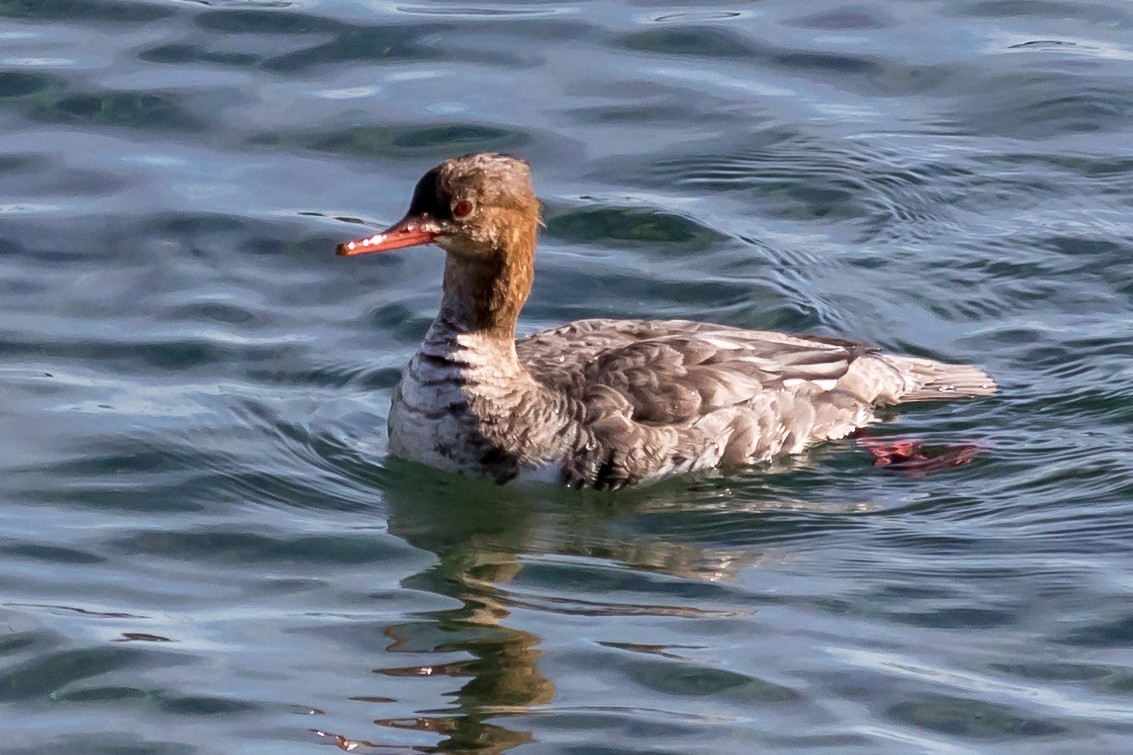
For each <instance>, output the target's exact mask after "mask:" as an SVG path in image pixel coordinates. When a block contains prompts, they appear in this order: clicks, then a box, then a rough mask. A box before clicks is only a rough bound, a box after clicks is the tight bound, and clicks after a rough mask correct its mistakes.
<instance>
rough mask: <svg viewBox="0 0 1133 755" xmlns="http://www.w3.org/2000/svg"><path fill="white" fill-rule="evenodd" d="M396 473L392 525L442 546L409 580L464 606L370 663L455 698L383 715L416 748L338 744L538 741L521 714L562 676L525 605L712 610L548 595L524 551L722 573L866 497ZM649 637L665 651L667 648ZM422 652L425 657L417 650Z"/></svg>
mask: <svg viewBox="0 0 1133 755" xmlns="http://www.w3.org/2000/svg"><path fill="white" fill-rule="evenodd" d="M387 471H389V472H392V475H391V477H392V478H395V479H387V480H385V481H384V483H383V485H382V487H383V488H384V489H385V490H386V494H387V497H386V503H387V505H388V526H389V531H390V533H391V534H394V535H396V536H398V537H400V538H403V539H404V540H405V541H406V542H408V543H410V544H411V545H413V546H415V547H417V548H420V549H422V550H426V551H428V552H431V553H433V554H435V555H436V557H437V561H436V563H434V564H433V565H431V566H429V567H428V568H426V569H424V570H423V571H421V572H419V573H417V574H414V575H412V576H410V577H407V578H406V579H404V580H403V581H402V586H403V587H405V588H407V589H413V590H421V591H426V592H429V593H432V594H435V595H441V596H445V597H448V598H452V599H454V601H455V605H454V606H453V607H451V608H445V609H443V610H438V611H430V612H426V613H420V614H417V615H416V617H415V618H414V620H412V621H406V622H401V623H398V624H396V625H392V626H389V627H388V628H387V629H386V630H385V635H386V636H387V637H388V638H389V641H390V644H389V645H388V648H387V649H388V651H389V652H390V653H391V654H404V656H405V657H406V659H407V661H410V662H407V663H405V664H393V665H390V666H386V667H382V668H378V669H374V671H375V673H377V674H379V675H381V676H384V677H391V678H396V679H398V681H399V683H404V682H405V680H406V679H408V678H422V679H436V678H437V677H443V678H449V679H452V680H453V685H454V687H455V689H453V690H451V691H449V692H447V693H445V694H446V696H451V697H452V698H453V701H452V704H451V705H449V706H445V707H443V708H438V709H430V710H415V711H412V713H411V714H410V715H408V716H395V717H382V718H377V719H376V720H374V723H376V724H377V725H378V726H380V727H386V728H388V729H393V730H401V731H406V730H409V731H414V732H420V733H422V734H428V735H432V742H433V743H431V744H421V745H414V746H411V747H409V748H408V749H407V747H406V745H404V744H399V745H396V746H394V745H390V744H385V745H381V744H375V743H374V742H370V741H367V740H349V739H345V738H343V737H338V738H337V739H336V740H335V744H338V746H339V747H340V748H342V749H347V750H352V749H356V748H358V747H366V746H368V748H370V749H373V750H374V751H380V752H390V751H399V752H457V751H460V752H465V751H470V750H475V751H477V752H484V753H502V752H505V751H507V750H509V749H511V748H514V747H517V746H518V745H521V744H524V743H527V742H530V741H532V733H531V732H530V731H529V730H527V729H524V728H523V727H522V726H521V725H518V724H519V723H520V722H521V721H523V720H524V719H521V718H519V717H520V716H525V717H526V716H530V715H531V714H533V713H538V712H539V710H540V708H541V707H544V706H547V705H548V704H549V703H550V702H551V701H552V699H553V698H554V696H555V684H554V682H553V681H552V680H551V679H550V678H549V677H548V676H547V675H546V674H544V673H543V671H542V670H541V669H540V666H539V659H540V655H541V652H542V651H541V649H540V644H541V643H542V638H541V637H539V636H537V635H535V634H533V633H531V632H528V631H523V630H521V629H517V628H515V627H513V626H509V625H508V619H509V617H510V616H511V614H512V611H513V610H515V609H516V608H525V609H534V610H544V611H548V612H553V613H558V614H578V615H595V616H611V615H619V614H621V615H631V614H653V615H676V616H704V615H706V611H705V609H698V608H695V607H690V606H688V605H684V604H682V601H679V600H676V601H672V603H674V604H672V605H666V604H665V603H666V601H664V600H661V601H659V603H660V604H650V605H634V604H629V603H625V602H617V601H613V600H612V601H608V602H601V601H594V600H589V601H588V600H583V599H582V598H580V597H578V596H577V595H576V594H574V591H563V592H560V593H557V594H556V595H555V596H551V597H548V596H546V595H540V594H532V592H533V591H531V590H530V589H529V588H527V587H522V586H521V587H517V586H515V585H514V584H512V583H513V580H515V578H516V576H517V575H518V574H519V573H520V572H521V571H522V570H523V568H524V566H525V563H530V562H531V561H533V560H539V559H545V558H547V557H548V556H552V557H562V556H573V557H579V556H581V557H587V558H589V559H597V560H601V561H608V562H614V563H619V564H625V565H628V566H630V567H632V568H633V569H635V570H638V571H648V572H659V573H663V574H669V575H673V576H678V577H682V578H689V579H696V580H705V581H718V580H727V579H729V578H731V577H732V576H734V575H735V574H736V573H737V572H738V571H739V570H740V569H741V568H743V567H745V566H748V565H752V564H755V563H758V562H760V561H761V560H764V559H773V560H775V561H781V560H782V559H784V558H788V557H789V549H786V548H784V547H783V544H784V541H785V540H786V541H789V540H791V539H793V538H794V537H798V536H806V535H807V534H808V526H807V519H806V517H805V516H804V517H800V516H798V514H799V513H800V512H803V513H805V512H806V511H807V510H808V509H810V508H813V509H814V513H818V512H821V513H822V515H823V517H822V518H817V517H816V521H817V522H822V521H825V523H826V524H825V525H822V524H818V523H816V524H815V525H814V528H819V529H820V528H821V527H822V526H827V525H829V523H830V521H831V520H830V518H829V517H830V514H831V513H835V514H836V513H837V510H838V509H841V510H842V511H844V512H852V511H855V510H859V509H860V508H862V507H861V506H856V505H850V504H847V505H844V506H841V507H833V508H832V507H831V506H829V505H826V506H821V507H819V506H811V505H809V504H805V503H800V502H797V501H789V500H787V499H784V498H783V497H781V496H779V497H774V496H769V497H767V498H764V499H763V500H760V497H758V496H757V497H753V496H752V495H751V491H750V490H749V491H747V494H745V495H741V496H737V494H736V492H735V491H734V490H733V489H731V488H728V487H726V486H725V485H724V484H723V483H717V482H715V481H713V480H711V479H709V480H706V481H705V480H702V481H701V482H699V483H695V484H693V483H689V482H688V481H685V482H684V483H680V484H675V485H670V486H667V487H654V488H650V489H648V490H646V491H641V492H638V493H634V494H632V495H627V494H624V493H623V494H620V495H618V496H610V495H608V494H600V493H580V492H579V491H561V490H558V489H555V488H550V487H539V488H523V487H518V488H517V487H498V486H494V485H491V484H488V483H482V482H476V481H468V480H463V479H459V478H455V477H450V476H448V475H437V474H436V473H434V472H431V471H428V470H424V469H423V468H417V467H416V466H414V465H408V464H406V465H402V464H401V463H400V462H392V469H390V470H387ZM756 484H757V485H759V484H762V483H756ZM745 501H746V503H745ZM769 501H771V502H769ZM865 508H868V507H865ZM777 513H788V514H790V515H791V516H790V517H789V518H790V521H791V524H790V525H789V526H786V525H781V524H777V522H776V516H775V515H776V514H777ZM753 514H758V516H753ZM643 523H645V524H643ZM745 527H746V528H747V529H746V530H745ZM814 528H811V529H814ZM592 597H593V596H591V598H592ZM713 615H717V614H713ZM636 647H637V646H636V645H635V646H634V648H636ZM641 647H642V648H646V647H647V646H641ZM647 649H648V652H651V653H652V652H656V653H661V654H665V653H667V652H669V649H666V648H664V647H659V646H658V647H653V646H648V647H647ZM674 650H675V649H674ZM643 652H644V650H643ZM421 657H425V658H428V659H429V661H428V662H426V663H423V664H422V663H414V662H412V660H416V659H419V658H421ZM411 659H412V660H411ZM450 659H452V660H450ZM457 685H459V686H457ZM378 699H381V698H378ZM511 722H515V724H517V725H514V726H513V725H511ZM328 736H335V735H328Z"/></svg>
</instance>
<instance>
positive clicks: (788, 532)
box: [0, 0, 1133, 754]
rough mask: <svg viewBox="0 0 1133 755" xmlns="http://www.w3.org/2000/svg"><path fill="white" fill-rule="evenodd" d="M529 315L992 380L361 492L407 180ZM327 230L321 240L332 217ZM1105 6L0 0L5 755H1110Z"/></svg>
mask: <svg viewBox="0 0 1133 755" xmlns="http://www.w3.org/2000/svg"><path fill="white" fill-rule="evenodd" d="M488 149H490V150H503V151H508V152H512V153H515V154H518V155H521V156H523V157H525V158H526V159H528V160H529V161H530V162H531V163H532V164H533V166H534V170H535V175H536V181H537V189H538V191H539V193H540V195H541V196H542V197H543V199H544V200H545V202H546V211H545V214H546V219H547V225H548V227H547V229H546V231H545V233H544V234H543V239H542V251H541V255H540V258H539V263H538V279H537V282H536V289H535V292H534V295H533V297H532V302H531V304H530V306H529V307H528V309H527V311H526V313H525V317H524V321H523V328H524V329H525V330H533V329H535V328H538V327H544V326H550V325H553V324H557V323H559V322H563V321H566V320H569V319H574V318H578V317H584V316H615V317H621V316H625V317H638V316H647V317H684V318H693V319H707V320H713V321H717V322H723V323H728V324H733V325H740V326H746V327H753V328H781V329H788V330H797V331H808V332H816V333H826V334H833V335H839V336H845V337H853V338H859V339H863V340H868V341H871V342H873V343H876V344H879V345H881V346H883V347H885V348H887V349H894V350H899V351H903V352H910V353H917V354H923V355H930V356H935V357H939V358H945V359H950V360H957V361H970V362H972V363H976V364H979V365H981V366H983V367H984V368H985V369H987V370H988V371H989V372H990V373H991V374H993V375H994V376H995V377H996V378H997V380H998V381H999V382H1000V385H1001V386H1002V392H1001V394H1000V395H999V396H997V397H995V398H992V399H987V400H980V401H977V402H971V403H967V404H957V405H949V406H937V407H928V406H921V407H917V408H916V409H915V410H912V411H909V412H905V413H903V414H902V415H901V417H900V418H899V420H898V421H897V422H895V423H894V424H893V425H889V426H885V427H883V428H882V429H881V430H879V432H880V433H882V434H898V433H899V434H901V435H907V436H914V437H919V438H923V439H925V440H927V441H929V442H933V443H950V442H963V443H979V444H981V445H982V446H984V447H985V449H986V450H985V452H984V453H983V455H982V456H981V457H980V458H979V459H977V460H976V462H975V463H973V464H971V465H969V466H966V467H962V468H957V469H954V470H950V471H948V472H944V473H939V474H935V475H930V476H927V477H922V478H910V477H902V476H899V475H893V474H887V473H885V472H884V471H882V470H879V469H876V468H873V467H871V466H870V465H869V458H868V455H867V454H865V453H864V451H863V450H862V449H860V448H857V447H856V446H855V445H854V444H853V443H852V442H845V443H839V444H832V445H828V446H825V447H822V448H820V449H817V450H815V452H814V453H812V454H810V455H809V456H808V457H806V458H804V459H800V460H798V462H797V463H793V464H782V465H779V466H777V467H775V468H771V469H755V470H751V471H749V472H743V473H728V474H719V475H708V476H701V477H696V478H687V479H682V480H675V481H672V482H669V483H666V484H663V485H660V486H657V487H653V488H648V489H644V490H638V491H631V492H627V493H625V494H618V495H615V496H609V495H595V494H588V493H579V492H571V491H561V490H557V489H552V488H540V487H527V488H496V487H494V486H491V485H485V484H478V483H474V482H469V481H465V480H461V479H458V478H450V477H447V476H444V475H440V474H436V473H432V472H429V471H428V470H421V469H418V468H415V467H412V466H409V465H404V464H400V463H398V462H396V461H394V460H390V459H388V458H387V457H386V456H385V431H384V424H385V414H386V411H387V406H388V401H389V395H390V391H391V389H392V387H393V385H394V384H395V382H396V381H397V378H398V371H399V369H400V367H401V366H402V365H403V364H404V363H405V361H406V360H407V359H408V357H409V356H410V354H411V353H412V350H413V349H414V347H415V344H416V342H417V341H418V339H419V338H420V337H421V336H422V334H423V333H424V331H425V329H426V327H427V326H428V323H429V322H430V319H431V317H432V315H433V311H434V307H435V305H436V302H437V299H438V290H439V276H440V266H441V263H442V256H441V253H440V252H439V251H438V250H435V249H419V250H405V251H404V252H400V253H396V254H391V255H385V256H381V257H375V258H363V259H357V260H344V259H338V258H335V257H334V256H333V249H334V245H335V244H336V243H337V242H339V241H342V240H344V239H346V238H351V237H355V236H357V235H358V234H359V231H360V230H361V229H362V228H363V227H364V228H365V229H367V230H368V229H371V228H374V227H377V226H379V225H381V224H382V223H384V222H387V221H390V220H393V219H395V218H396V217H398V216H399V215H400V213H401V212H402V211H403V210H404V208H405V206H406V203H407V201H408V196H409V192H410V189H411V187H412V184H413V182H414V181H415V180H416V178H417V177H418V176H419V175H420V174H421V173H422V172H423V171H424V170H426V169H427V168H428V167H430V166H431V165H433V164H434V163H436V162H437V161H439V160H440V159H442V158H444V157H448V156H451V155H455V154H461V153H465V152H470V151H475V150H488ZM358 221H363V222H364V223H365V226H359V225H358V224H357V222H358ZM1131 281H1133V8H1131V7H1130V6H1129V4H1127V3H1124V2H1120V1H1119V0H1109V2H1081V1H1077V0H1076V1H1075V2H1054V1H1050V2H1038V1H1036V2H1021V1H1020V2H1013V1H1010V0H1002V1H996V0H989V1H984V2H979V1H975V0H966V1H961V2H921V3H910V2H902V1H899V0H893V1H892V2H868V1H867V2H865V3H855V4H840V3H837V2H813V3H805V4H804V3H796V2H787V0H767V1H765V2H759V3H751V4H746V5H742V6H711V7H706V6H702V5H699V4H695V3H691V2H686V3H685V4H679V3H663V4H654V5H650V4H645V3H641V4H618V3H604V2H591V3H576V4H560V3H539V2H534V1H533V0H528V1H527V2H522V3H507V2H495V3H482V4H474V5H467V4H432V3H418V4H407V5H398V4H394V3H384V2H376V1H368V0H357V1H355V2H349V1H347V0H322V1H321V2H320V1H318V0H310V1H307V2H238V1H236V0H208V1H207V2H206V1H205V0H200V1H199V2H188V1H184V2H177V1H175V0H166V1H164V2H163V1H161V0H155V1H153V2H141V1H138V2H131V1H129V0H0V703H2V705H0V731H2V732H3V735H2V739H3V744H2V745H0V747H2V749H3V750H4V751H5V752H81V753H95V752H114V753H119V752H147V753H148V752H169V753H190V752H191V753H198V752H199V753H235V752H265V753H269V752H270V753H301V752H312V751H316V748H320V747H322V748H323V750H322V751H327V750H326V748H328V747H330V748H333V747H335V746H337V747H341V748H343V749H351V748H353V751H355V752H375V753H409V752H421V751H433V750H442V751H454V752H455V751H462V752H470V751H476V752H493V753H498V752H504V751H514V752H522V753H560V752H569V753H613V752H654V753H661V752H668V753H746V752H758V751H781V750H803V751H808V752H820V751H837V752H856V753H871V754H872V753H908V752H923V751H932V752H946V753H960V752H972V751H979V752H1021V751H1025V752H1081V751H1093V752H1125V751H1129V750H1130V749H1133V537H1131V535H1133V524H1131V520H1133V454H1131V451H1130V447H1131V445H1133V433H1131V430H1133V362H1131V355H1133V283H1131Z"/></svg>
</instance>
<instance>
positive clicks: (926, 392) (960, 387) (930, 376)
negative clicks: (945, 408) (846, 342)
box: [887, 355, 996, 404]
mask: <svg viewBox="0 0 1133 755" xmlns="http://www.w3.org/2000/svg"><path fill="white" fill-rule="evenodd" d="M887 358H888V360H889V361H890V363H892V364H893V365H894V366H895V367H897V368H898V369H899V370H900V371H901V372H903V373H904V374H905V375H906V376H907V377H908V378H910V380H909V382H910V383H911V384H912V385H911V390H909V391H906V392H905V393H903V394H901V397H900V398H899V399H898V402H899V403H902V404H904V403H908V402H911V401H948V400H951V399H958V398H975V397H976V396H991V395H993V394H994V393H995V391H996V385H995V381H994V380H992V379H991V377H990V376H988V374H987V373H986V372H984V371H983V370H981V369H979V368H977V367H972V366H971V365H967V364H944V363H943V362H934V361H933V360H931V359H919V358H917V357H894V356H888V355H887Z"/></svg>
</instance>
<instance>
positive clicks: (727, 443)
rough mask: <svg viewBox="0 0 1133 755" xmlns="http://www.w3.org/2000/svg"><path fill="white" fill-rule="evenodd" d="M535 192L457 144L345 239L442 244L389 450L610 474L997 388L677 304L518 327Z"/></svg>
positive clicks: (463, 463)
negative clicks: (439, 270) (402, 206)
mask: <svg viewBox="0 0 1133 755" xmlns="http://www.w3.org/2000/svg"><path fill="white" fill-rule="evenodd" d="M539 207H540V205H539V200H538V199H537V198H536V196H535V192H534V190H533V188H532V184H531V172H530V168H529V166H528V165H527V163H526V162H524V161H522V160H520V159H517V158H515V157H510V156H506V155H500V154H489V153H479V154H471V155H465V156H463V157H456V158H453V159H450V160H445V161H444V162H442V163H441V164H440V165H438V166H436V167H435V168H433V169H432V170H430V171H429V172H427V173H426V174H425V175H424V176H423V177H422V178H421V180H420V181H418V183H417V186H416V188H415V189H414V191H413V198H412V200H411V202H410V204H409V211H408V213H407V214H406V215H405V217H404V218H402V219H401V220H399V221H398V222H397V223H395V224H394V225H392V226H390V227H389V228H387V229H385V230H384V231H381V232H380V233H378V234H376V235H374V236H371V237H369V238H366V239H362V240H359V241H351V242H347V243H344V244H340V245H339V246H338V250H337V253H338V254H339V255H345V256H354V255H360V254H368V253H372V252H386V251H389V250H393V249H400V248H403V247H409V246H416V245H419V244H435V245H437V246H439V247H441V249H443V250H444V251H445V252H446V259H445V267H444V286H443V292H444V293H443V296H442V298H441V303H440V309H439V311H438V313H437V317H436V320H434V322H433V324H432V326H431V327H430V328H429V330H428V332H427V333H426V335H425V338H424V341H423V342H422V343H421V345H420V347H419V348H418V350H417V353H416V354H414V355H413V358H412V359H410V361H409V364H408V366H407V367H406V368H405V370H404V372H403V374H402V377H401V382H400V383H399V384H398V386H397V387H396V389H395V390H394V392H393V400H392V404H391V407H390V413H389V449H390V452H391V453H393V454H394V455H396V456H399V457H403V458H406V459H409V460H412V461H416V462H420V463H424V464H427V465H430V466H432V467H436V468H439V469H443V470H448V471H450V472H456V473H459V474H464V475H472V476H477V477H486V478H489V479H492V480H495V481H496V482H498V483H501V484H502V483H505V482H508V481H510V480H512V479H514V478H515V477H517V476H519V475H520V474H521V473H525V476H526V473H532V474H533V476H535V477H537V478H541V479H548V478H550V479H553V480H555V481H557V482H559V483H562V484H565V485H570V486H578V487H593V488H598V489H613V488H620V487H623V486H627V485H634V484H641V483H647V482H651V481H654V480H658V479H661V478H664V477H669V476H671V475H676V474H682V473H686V472H691V471H694V470H700V469H707V468H712V467H729V466H736V465H748V464H754V463H757V462H760V461H764V460H768V459H771V458H772V457H775V456H777V455H780V454H796V453H799V452H801V451H803V450H804V449H806V448H807V447H809V446H811V445H812V444H814V443H817V442H820V441H825V440H833V439H837V438H843V437H846V436H847V435H849V434H850V433H852V432H854V431H855V430H856V429H857V428H861V427H863V426H864V425H867V424H869V423H871V422H874V421H876V420H877V419H878V417H877V414H876V408H877V407H882V406H889V405H893V404H901V403H908V402H914V401H928V400H938V399H956V398H968V397H975V396H987V395H990V394H992V393H994V392H995V390H996V386H995V382H994V381H993V380H992V379H991V378H990V377H988V376H987V375H986V374H985V373H984V372H982V371H981V370H979V369H977V368H976V367H970V366H966V365H952V364H943V363H941V362H936V361H932V360H929V359H921V358H916V357H907V356H897V355H893V354H886V353H882V352H880V351H878V350H876V349H874V348H871V347H869V346H867V345H865V344H862V343H857V342H854V341H848V340H842V339H840V338H828V337H825V336H813V335H788V334H784V333H775V332H769V331H761V330H746V329H743V328H737V327H729V326H726V325H713V324H710V323H704V322H692V321H687V320H612V319H588V320H578V321H576V322H571V323H568V324H566V325H562V326H559V327H557V328H553V329H551V330H545V331H542V332H539V333H535V334H533V335H529V336H525V337H522V338H519V339H518V340H517V339H516V322H517V320H518V318H519V313H520V310H521V309H522V308H523V305H524V303H525V302H526V301H527V298H528V295H529V294H530V293H531V284H532V281H533V279H534V273H535V267H534V262H535V245H536V237H537V232H538V229H539V227H540V225H541V222H540V216H539Z"/></svg>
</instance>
